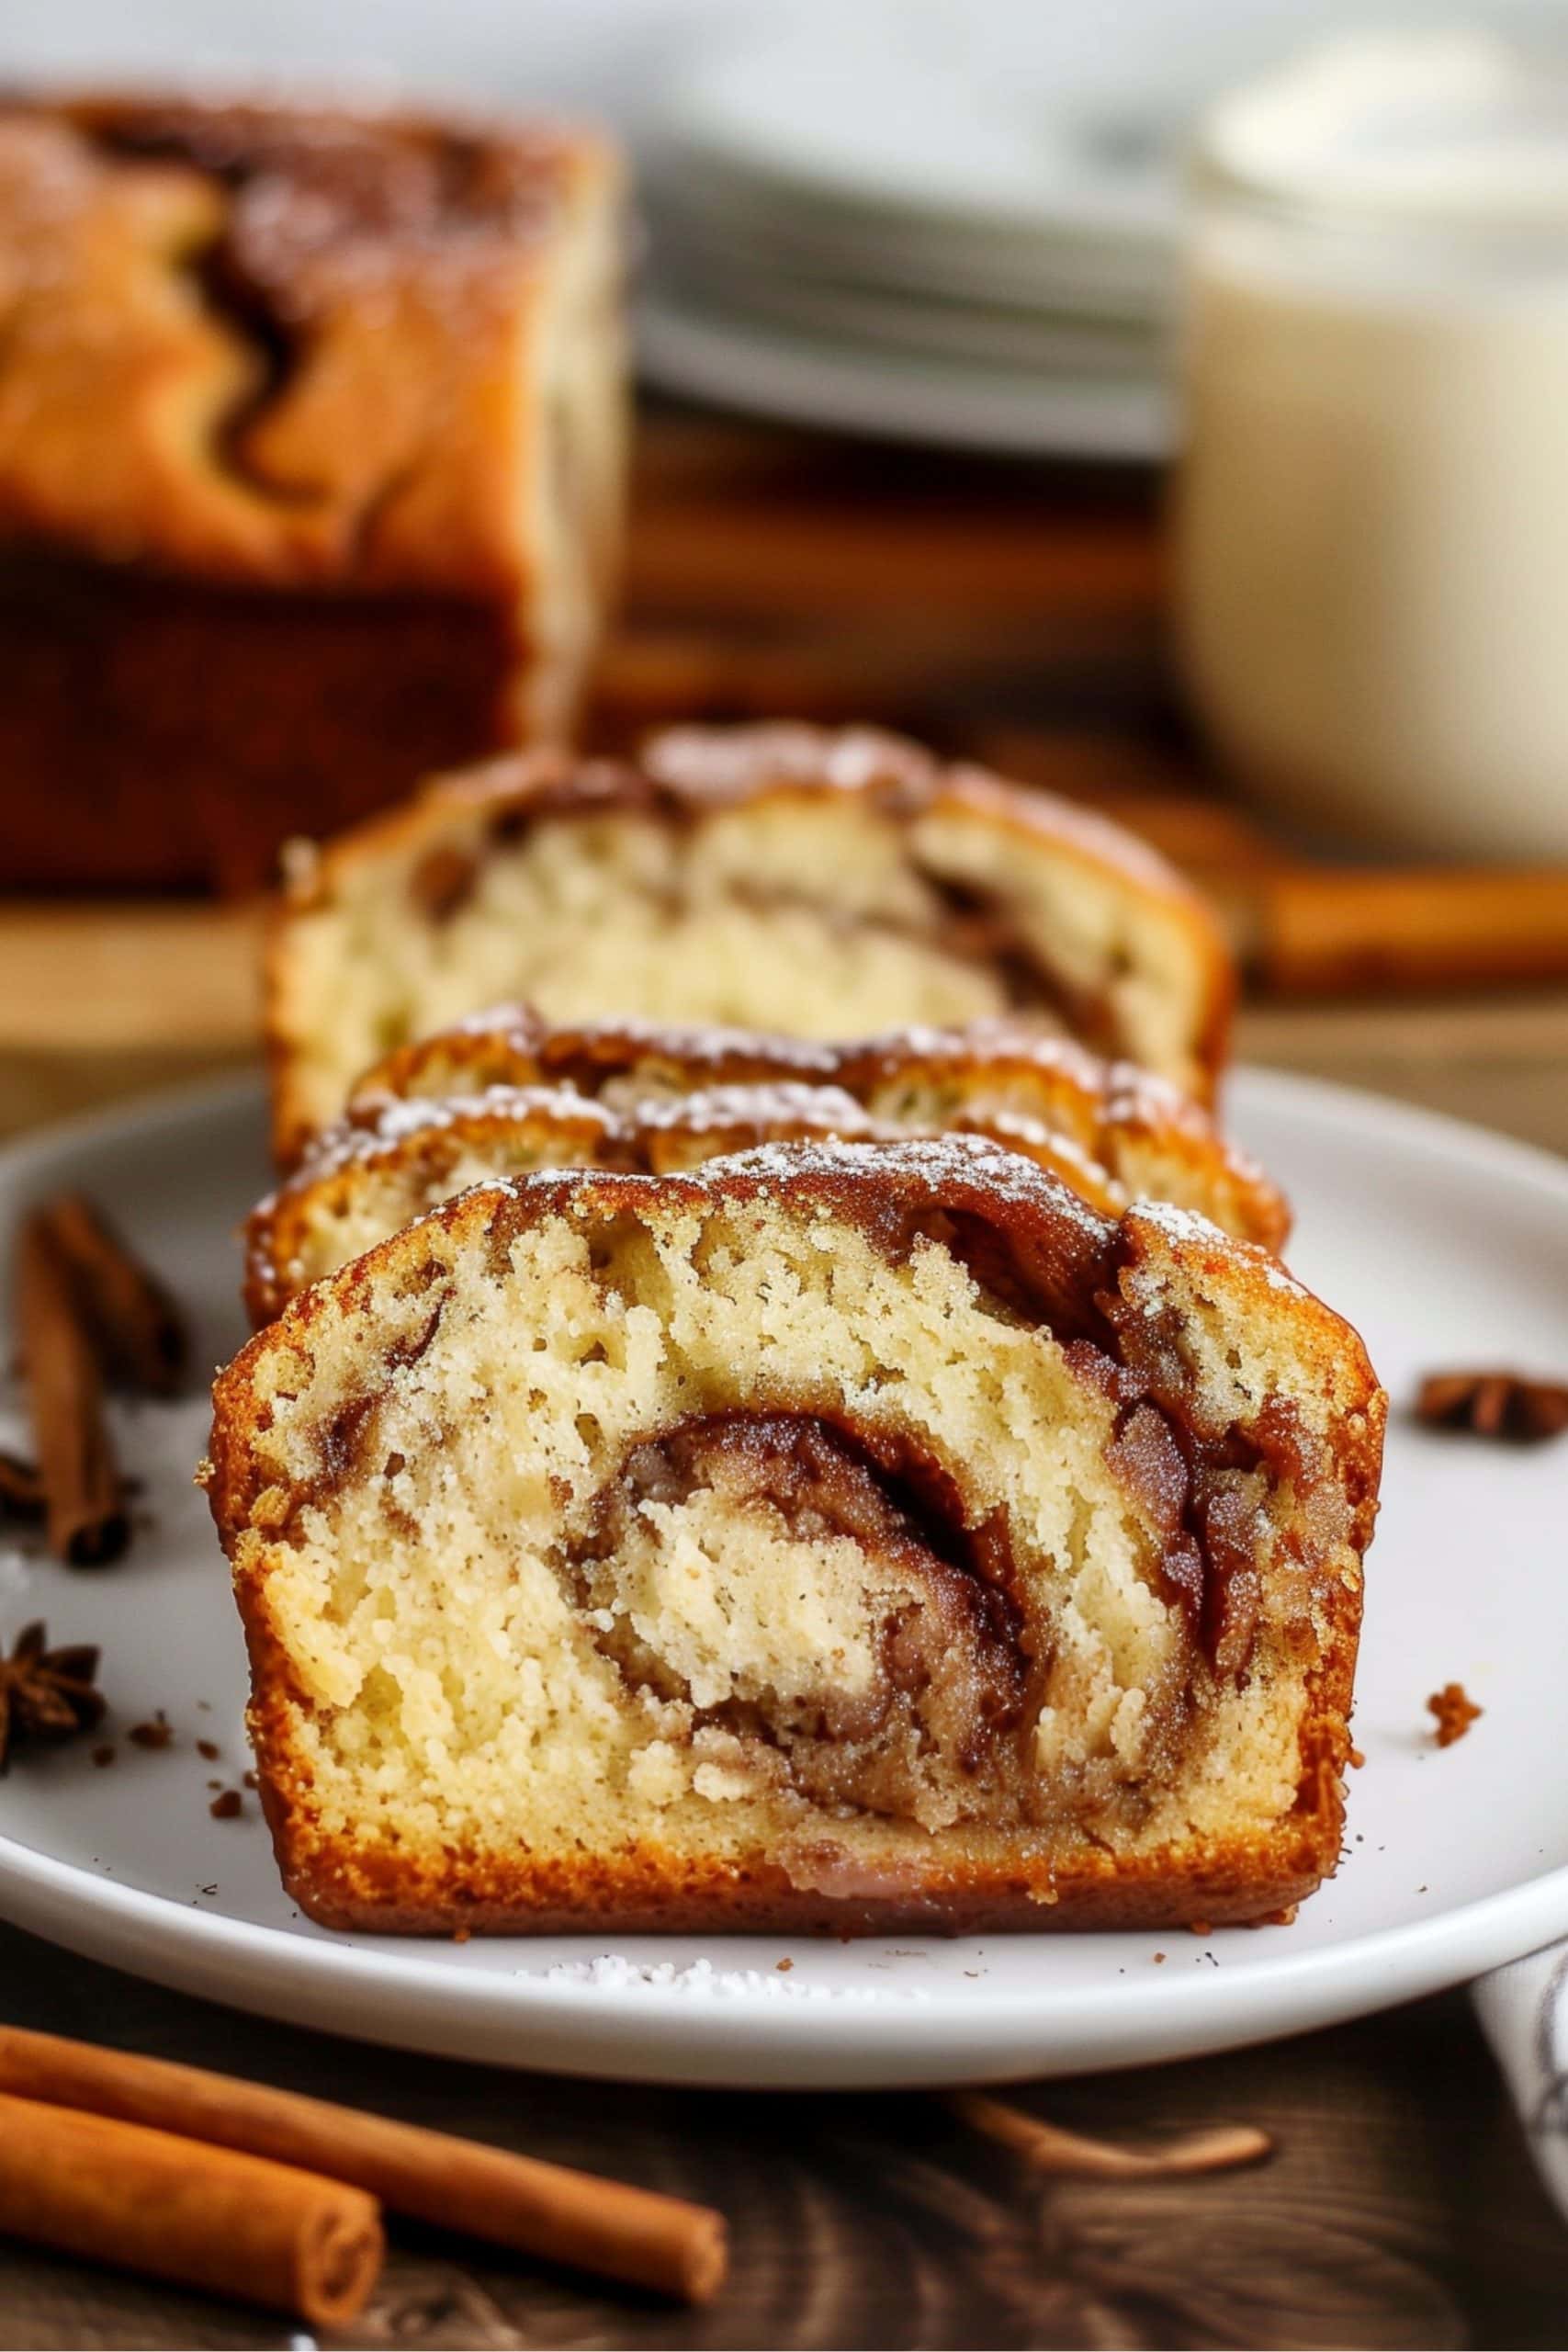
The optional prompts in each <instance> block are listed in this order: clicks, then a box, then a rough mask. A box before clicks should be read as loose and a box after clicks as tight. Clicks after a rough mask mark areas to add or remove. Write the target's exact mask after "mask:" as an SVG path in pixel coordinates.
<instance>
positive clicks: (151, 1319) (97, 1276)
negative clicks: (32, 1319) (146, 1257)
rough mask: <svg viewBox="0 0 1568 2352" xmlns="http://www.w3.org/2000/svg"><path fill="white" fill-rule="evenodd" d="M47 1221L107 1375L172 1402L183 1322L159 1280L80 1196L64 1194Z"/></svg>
mask: <svg viewBox="0 0 1568 2352" xmlns="http://www.w3.org/2000/svg"><path fill="white" fill-rule="evenodd" d="M43 1215H44V1216H46V1217H47V1219H48V1222H49V1226H50V1229H51V1232H52V1234H53V1236H54V1239H55V1241H56V1243H57V1244H58V1245H59V1248H60V1251H61V1254H62V1257H63V1258H64V1260H65V1262H66V1264H67V1265H68V1266H69V1268H70V1270H71V1275H72V1279H73V1283H74V1284H75V1290H76V1303H77V1306H79V1308H80V1309H81V1312H82V1314H83V1316H84V1317H85V1320H86V1322H87V1324H88V1326H89V1328H90V1329H91V1330H92V1332H93V1335H94V1338H95V1339H96V1341H97V1344H98V1350H99V1353H100V1355H101V1356H102V1358H103V1360H104V1363H105V1364H106V1366H107V1369H108V1370H109V1371H110V1372H111V1373H112V1374H114V1375H115V1376H116V1377H117V1378H118V1379H120V1380H122V1381H124V1382H125V1383H126V1384H127V1385H128V1386H130V1387H132V1388H140V1389H142V1390H144V1391H145V1392H146V1394H147V1395H148V1396H151V1397H172V1396H174V1395H175V1392H176V1391H177V1390H178V1388H179V1385H180V1376H181V1374H183V1372H184V1370H185V1366H186V1354H187V1340H186V1327H185V1318H184V1317H183V1316H182V1315H181V1313H180V1310H179V1308H178V1307H177V1306H175V1301H174V1299H173V1298H172V1297H171V1296H170V1295H169V1293H168V1292H167V1291H166V1290H165V1289H164V1285H163V1283H161V1282H160V1281H159V1280H158V1277H157V1276H156V1274H154V1273H152V1272H151V1271H150V1269H149V1268H148V1267H146V1266H144V1265H143V1264H142V1262H141V1259H140V1258H138V1257H137V1256H136V1255H135V1254H134V1252H133V1251H132V1250H130V1248H129V1247H128V1245H127V1244H126V1243H125V1242H124V1241H123V1240H122V1239H121V1238H120V1236H119V1235H118V1233H116V1231H115V1230H114V1228H113V1227H112V1226H110V1225H109V1224H108V1223H107V1220H106V1219H105V1217H104V1216H102V1215H101V1214H100V1212H99V1211H98V1210H97V1209H96V1208H95V1207H94V1206H93V1204H92V1203H91V1202H89V1201H85V1200H84V1199H83V1198H82V1197H81V1195H80V1193H64V1194H62V1197H61V1198H60V1199H59V1200H57V1201H51V1203H50V1204H49V1205H48V1207H47V1208H46V1209H45V1210H44V1211H43Z"/></svg>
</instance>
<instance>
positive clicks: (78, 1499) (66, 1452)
mask: <svg viewBox="0 0 1568 2352" xmlns="http://www.w3.org/2000/svg"><path fill="white" fill-rule="evenodd" d="M16 1297H17V1333H18V1340H19V1348H20V1354H21V1361H22V1372H23V1377H24V1379H25V1382H26V1385H27V1394H28V1408H29V1409H30V1411H31V1414H32V1424H33V1442H34V1445H35V1447H36V1449H37V1453H38V1467H39V1479H40V1481H41V1483H42V1486H43V1491H44V1498H45V1512H44V1517H45V1524H46V1527H47V1529H48V1534H49V1547H50V1550H51V1552H52V1553H53V1554H54V1555H55V1557H56V1558H57V1559H61V1560H64V1561H66V1562H67V1563H68V1564H69V1565H70V1566H72V1567H77V1568H92V1567H103V1566H107V1564H108V1562H110V1561H111V1560H118V1557H119V1555H120V1554H121V1553H122V1552H123V1551H124V1549H125V1547H126V1544H127V1543H128V1542H129V1541H130V1516H129V1514H128V1513H127V1511H126V1509H125V1500H124V1495H123V1491H122V1488H121V1484H120V1476H119V1469H118V1464H117V1463H116V1461H115V1455H114V1447H113V1443H112V1442H111V1440H110V1437H109V1433H108V1429H107V1424H106V1422H105V1419H104V1392H103V1376H102V1374H101V1373H100V1371H99V1368H98V1360H97V1355H96V1351H95V1349H94V1346H93V1342H92V1340H91V1339H90V1338H89V1336H88V1333H87V1331H86V1329H85V1325H84V1324H83V1321H82V1317H81V1313H80V1309H79V1307H78V1306H77V1302H76V1296H75V1291H74V1287H73V1283H72V1279H71V1273H70V1269H69V1268H68V1266H67V1265H66V1263H65V1261H64V1258H63V1257H62V1253H61V1250H60V1246H59V1243H58V1242H57V1241H56V1239H55V1238H54V1232H53V1228H52V1226H51V1222H50V1219H49V1216H48V1214H47V1212H45V1211H42V1210H35V1211H34V1213H33V1214H32V1215H31V1216H29V1217H28V1218H27V1219H26V1221H25V1222H24V1224H23V1226H22V1229H21V1234H20V1237H19V1238H18V1241H17V1268H16Z"/></svg>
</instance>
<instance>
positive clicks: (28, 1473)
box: [0, 1453, 45, 1519]
mask: <svg viewBox="0 0 1568 2352" xmlns="http://www.w3.org/2000/svg"><path fill="white" fill-rule="evenodd" d="M44 1505H45V1496H44V1491H43V1480H42V1479H41V1478H40V1477H39V1474H38V1468H37V1465H36V1464H34V1463H31V1462H24V1461H22V1460H21V1458H20V1456H19V1455H17V1454H15V1453H0V1517H9V1518H12V1519H41V1518H42V1517H43V1514H44Z"/></svg>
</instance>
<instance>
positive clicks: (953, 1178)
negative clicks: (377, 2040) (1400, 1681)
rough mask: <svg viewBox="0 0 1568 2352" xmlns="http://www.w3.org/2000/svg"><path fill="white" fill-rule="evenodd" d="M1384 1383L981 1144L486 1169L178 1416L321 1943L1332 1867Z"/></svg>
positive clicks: (1009, 1902)
mask: <svg viewBox="0 0 1568 2352" xmlns="http://www.w3.org/2000/svg"><path fill="white" fill-rule="evenodd" d="M1383 1408H1384V1399H1383V1397H1382V1393H1381V1391H1380V1390H1379V1388H1378V1386H1377V1384H1376V1381H1375V1379H1374V1377H1373V1375H1372V1374H1371V1370H1370V1368H1369V1366H1368V1363H1367V1361H1366V1357H1365V1355H1364V1353H1363V1351H1362V1349H1361V1347H1360V1344H1359V1341H1358V1340H1357V1339H1356V1337H1355V1334H1354V1333H1353V1332H1352V1331H1350V1330H1349V1329H1348V1327H1347V1326H1346V1325H1345V1324H1344V1323H1342V1322H1341V1321H1340V1320H1339V1319H1338V1317H1336V1316H1334V1315H1332V1314H1331V1313H1330V1312H1329V1311H1328V1310H1327V1309H1326V1308H1325V1307H1324V1306H1320V1305H1319V1304H1318V1303H1317V1302H1316V1301H1315V1300H1314V1299H1313V1298H1312V1297H1310V1296H1309V1295H1307V1294H1306V1293H1305V1292H1304V1291H1303V1290H1301V1289H1300V1288H1299V1287H1298V1286H1297V1285H1296V1284H1295V1283H1293V1282H1292V1280H1291V1279H1290V1277H1289V1276H1288V1275H1286V1274H1285V1273H1284V1272H1281V1270H1280V1267H1279V1265H1278V1264H1277V1262H1276V1261H1274V1260H1272V1259H1271V1258H1269V1257H1268V1256H1267V1255H1266V1254H1265V1253H1264V1252H1262V1251H1260V1250H1256V1249H1253V1248H1251V1247H1249V1246H1248V1245H1247V1244H1245V1243H1238V1242H1235V1241H1232V1240H1229V1239H1227V1238H1224V1236H1222V1235H1221V1234H1220V1233H1218V1232H1217V1231H1216V1230H1215V1228H1214V1227H1212V1226H1210V1225H1208V1224H1206V1223H1205V1222H1204V1221H1203V1220H1201V1218H1198V1217H1195V1216H1190V1215H1189V1214H1187V1213H1185V1212H1182V1211H1179V1210H1176V1209H1172V1208H1168V1207H1159V1206H1151V1205H1140V1206H1137V1207H1134V1208H1132V1209H1130V1210H1129V1211H1127V1212H1126V1213H1125V1214H1124V1215H1123V1216H1121V1217H1120V1218H1113V1217H1109V1216H1102V1215H1100V1214H1098V1213H1097V1212H1095V1211H1094V1210H1093V1209H1091V1208H1090V1207H1089V1206H1088V1205H1087V1204H1085V1203H1084V1202H1083V1201H1081V1200H1080V1199H1079V1198H1078V1197H1077V1195H1076V1194H1075V1193H1072V1192H1071V1191H1069V1190H1068V1189H1067V1188H1066V1186H1065V1185H1063V1184H1061V1183H1060V1182H1057V1181H1056V1180H1055V1179H1054V1178H1053V1177H1051V1176H1049V1175H1048V1174H1046V1173H1044V1172H1043V1171H1042V1170H1039V1169H1037V1168H1034V1167H1032V1165H1031V1164H1030V1163H1029V1162H1028V1161H1026V1160H1024V1159H1020V1158H1019V1157H1017V1156H1016V1155H1014V1154H1010V1153H1008V1152H1006V1151H1004V1150H1001V1149H1000V1148H998V1147H997V1146H995V1145H993V1144H989V1143H987V1142H986V1141H983V1140H979V1139H973V1138H964V1139H959V1138H949V1139H946V1140H943V1141H940V1142H931V1141H921V1142H913V1143H903V1144H895V1145H875V1144H873V1145H866V1144H858V1145H856V1144H840V1145H826V1146H810V1145H807V1146H799V1145H797V1146H789V1145H773V1146H770V1147H768V1148H765V1149H763V1150H761V1151H758V1152H754V1153H750V1154H746V1155H743V1156H740V1157H737V1158H733V1159H720V1160H716V1161H712V1162H710V1163H709V1164H708V1165H707V1166H706V1167H705V1168H704V1169H702V1170H699V1171H697V1172H695V1173H690V1174H679V1175H665V1176H649V1175H642V1174H637V1173H629V1174H628V1173H621V1172H606V1171H599V1172H577V1173H570V1174H566V1173H563V1174H539V1175H533V1176H525V1177H520V1178H514V1179H512V1180H509V1181H505V1182H494V1183H491V1184H488V1185H480V1186H477V1187H475V1188H474V1189H473V1190H471V1191H469V1192H467V1193H463V1194H461V1195H460V1196H459V1197H457V1199H455V1200H452V1201H450V1202H448V1203H446V1204H445V1205H444V1206H443V1207H441V1208H439V1209H436V1210H434V1211H433V1212H432V1213H431V1214H430V1215H429V1216H425V1217H423V1218H422V1219H420V1220H419V1221H417V1222H416V1223H414V1224H413V1225H411V1226H409V1227H405V1228H404V1229H403V1230H402V1231H400V1233H398V1234H396V1235H394V1236H393V1237H392V1238H390V1239H389V1240H387V1241H384V1242H382V1243H380V1244H378V1247H376V1248H375V1249H373V1250H370V1251H369V1252H368V1253H367V1255H365V1256H363V1257H361V1258H358V1259H356V1260H355V1261H354V1262H353V1263H352V1264H351V1265H349V1266H347V1267H345V1268H344V1269H343V1270H342V1271H341V1272H338V1273H336V1274H333V1275H332V1276H330V1277H329V1278H327V1279H326V1280H325V1281H323V1282H321V1283H317V1284H315V1285H314V1286H313V1287H312V1288H311V1289H310V1290H308V1291H306V1292H304V1293H303V1294H302V1295H300V1296H299V1297H298V1298H297V1299H295V1300H294V1302H293V1303H292V1305H291V1306H289V1307H288V1309H287V1311H286V1312H285V1313H284V1315H283V1316H282V1317H280V1318H279V1320H278V1321H277V1322H276V1323H274V1324H273V1325H272V1326H271V1327H270V1328H269V1329H267V1330H265V1331H264V1332H262V1333H260V1334H259V1335H258V1336H257V1337H256V1338H255V1339H254V1340H252V1342H251V1344H250V1345H249V1347H247V1348H246V1349H245V1350H244V1351H243V1353H242V1354H241V1355H240V1356H239V1357H238V1358H237V1359H236V1361H235V1362H234V1363H232V1364H231V1366H230V1367H229V1369H228V1370H227V1371H226V1372H225V1373H223V1374H221V1375H220V1379H219V1382H218V1385H217V1388H216V1391H215V1415H214V1423H213V1436H212V1453H211V1460H210V1462H209V1464H207V1465H206V1467H205V1470H204V1476H205V1479H206V1482H207V1484H208V1487H209V1498H210V1502H211V1506H212V1510H213V1513H214V1517H215V1519H216V1521H217V1524H218V1527H219V1530H220V1534H221V1536H222V1540H223V1543H224V1545H225V1548H226V1549H227V1551H228V1553H229V1555H230V1558H231V1563H232V1566H233V1572H234V1581H235V1590H236V1593H237V1595H238V1599H239V1604H240V1609H241V1611H242V1614H243V1620H244V1624H245V1632H246V1636H247V1640H248V1644H249V1648H250V1657H251V1668H252V1681H253V1698H252V1707H251V1717H250V1721H251V1729H252V1734H253V1736H254V1741H255V1747H256V1757H257V1769H258V1773H259V1777H260V1783H261V1789H262V1794H263V1800H264V1804H265V1809H266V1812H267V1815H268V1818H269V1820H270V1822H271V1824H272V1828H273V1833H274V1838H275V1840H276V1849H277V1853H278V1857H279V1860H280V1863H281V1866H282V1870H283V1874H284V1877H285V1880H286V1882H287V1884H288V1887H289V1889H290V1891H291V1893H292V1894H293V1895H294V1897H295V1898H296V1899H297V1900H298V1901H299V1903H300V1904H301V1905H303V1906H304V1907H305V1908H306V1909H307V1910H308V1911H309V1912H310V1916H311V1917H314V1918H316V1919H318V1920H320V1921H321V1922H323V1923H324V1924H327V1925H331V1926H338V1927H352V1928H389V1929H404V1930H412V1931H430V1932H434V1931H449V1930H452V1929H457V1928H464V1929H466V1928H474V1929H498V1930H516V1929H540V1930H543V1929H562V1928H587V1927H590V1926H592V1927H593V1928H595V1929H599V1930H603V1929H604V1928H615V1930H616V1931H623V1930H625V1931H630V1930H634V1929H649V1928H697V1927H701V1928H779V1929H783V1928H791V1927H809V1928H832V1929H840V1930H871V1929H891V1928H942V1927H946V1928H976V1929H977V1928H986V1929H987V1930H988V1929H992V1928H1042V1927H1079V1926H1090V1925H1105V1926H1109V1925H1134V1924H1156V1923H1157V1924H1162V1925H1175V1924H1177V1923H1179V1922H1187V1921H1192V1920H1196V1919H1199V1918H1201V1919H1204V1920H1207V1921H1212V1922H1215V1923H1218V1922H1224V1921H1230V1920H1242V1919H1253V1918H1258V1917H1263V1916H1265V1915H1267V1914H1269V1913H1270V1912H1272V1911H1274V1910H1275V1909H1276V1908H1278V1907H1279V1906H1280V1905H1285V1904H1289V1903H1292V1902H1294V1901H1295V1900H1296V1899H1297V1898H1298V1897H1299V1896H1301V1895H1303V1894H1307V1893H1309V1892H1310V1891H1311V1889H1312V1888H1313V1887H1314V1885H1315V1884H1316V1883H1318V1881H1319V1880H1320V1879H1321V1878H1322V1877H1323V1876H1324V1875H1325V1873H1326V1872H1327V1871H1331V1870H1332V1869H1333V1867H1334V1864H1335V1860H1336V1857H1337V1851H1338V1844H1339V1828H1340V1820H1341V1809H1342V1787H1341V1774H1342V1771H1343V1769H1344V1766H1345V1762H1346V1758H1347V1753H1348V1734H1347V1727H1346V1716H1347V1710H1348V1705H1349V1702H1350V1687H1351V1674H1352V1668H1353V1663H1354V1657H1355V1650H1356V1640H1357V1632H1358V1626H1359V1615H1360V1591H1361V1555H1362V1554H1363V1552H1364V1550H1365V1548H1366V1545H1367V1543H1368V1541H1369V1538H1370V1536H1371V1526H1372V1520H1373V1515H1374V1510H1375V1495H1376V1489H1377V1482H1378V1472H1379V1460H1380V1452H1381V1441H1382V1416H1383Z"/></svg>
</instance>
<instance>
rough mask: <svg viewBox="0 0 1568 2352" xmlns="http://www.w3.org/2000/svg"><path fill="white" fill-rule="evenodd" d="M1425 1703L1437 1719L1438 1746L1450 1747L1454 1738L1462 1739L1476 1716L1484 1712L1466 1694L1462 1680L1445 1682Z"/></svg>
mask: <svg viewBox="0 0 1568 2352" xmlns="http://www.w3.org/2000/svg"><path fill="white" fill-rule="evenodd" d="M1427 1706H1428V1707H1429V1708H1430V1709H1431V1712H1432V1713H1433V1715H1434V1716H1435V1717H1436V1719H1437V1724H1438V1747H1452V1746H1453V1744H1454V1742H1455V1740H1456V1739H1462V1738H1463V1737H1464V1736H1465V1734H1466V1732H1468V1731H1469V1729H1470V1726H1471V1724H1472V1723H1474V1721H1475V1720H1476V1717H1477V1716H1478V1715H1481V1714H1483V1713H1484V1712H1485V1710H1484V1709H1483V1708H1481V1707H1478V1706H1477V1705H1476V1703H1475V1702H1474V1700H1473V1699H1472V1698H1471V1697H1470V1696H1469V1695H1468V1693H1467V1692H1466V1691H1465V1687H1464V1685H1463V1683H1462V1682H1445V1683H1444V1685H1443V1687H1442V1689H1441V1690H1440V1691H1433V1693H1432V1695H1431V1697H1430V1698H1429V1699H1428V1700H1427Z"/></svg>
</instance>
